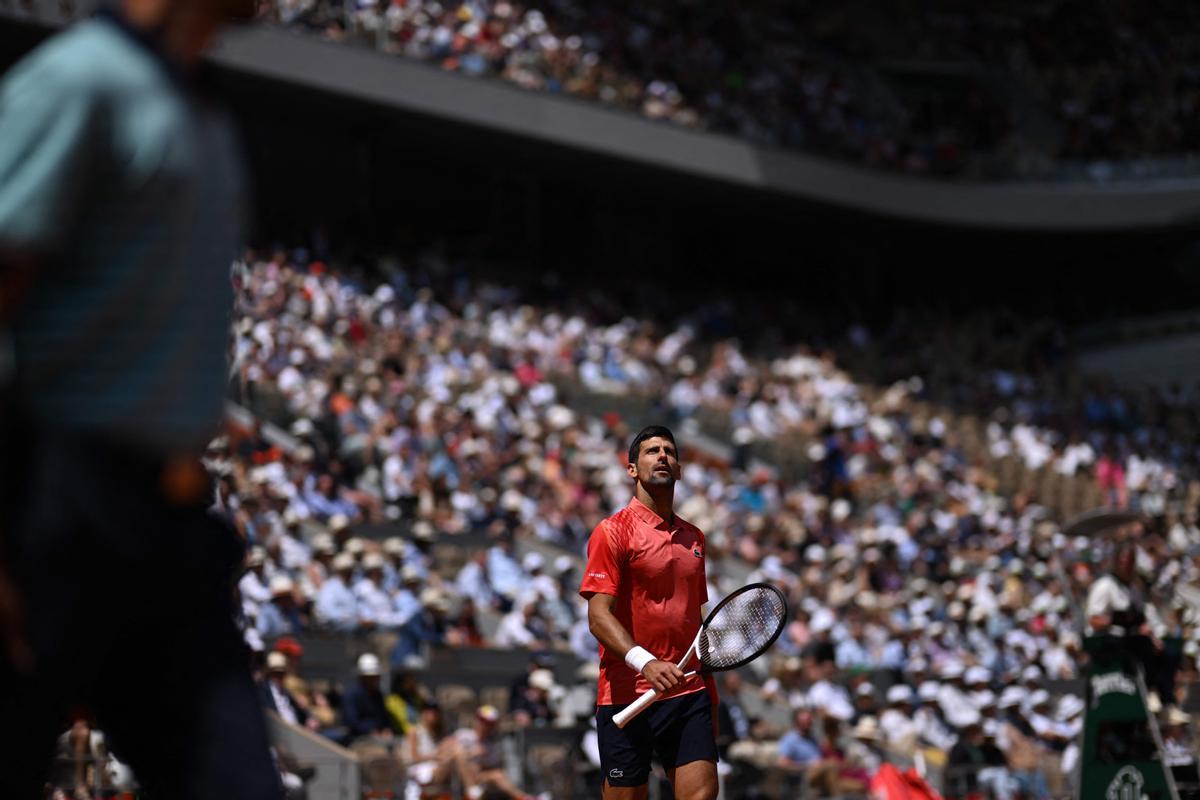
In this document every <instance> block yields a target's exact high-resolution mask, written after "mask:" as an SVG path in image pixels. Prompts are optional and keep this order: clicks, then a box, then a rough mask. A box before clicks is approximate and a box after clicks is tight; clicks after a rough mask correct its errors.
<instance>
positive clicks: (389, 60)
mask: <svg viewBox="0 0 1200 800" xmlns="http://www.w3.org/2000/svg"><path fill="white" fill-rule="evenodd" d="M87 5H88V4H86V3H85V4H80V5H76V4H74V3H70V2H59V0H4V1H3V2H0V20H2V21H3V24H4V25H5V27H6V28H8V29H9V33H17V32H21V33H24V34H25V35H24V36H8V35H7V34H6V38H9V39H10V44H9V45H8V46H9V48H19V45H17V44H15V43H16V42H18V41H25V42H27V43H31V42H30V37H31V36H32V37H33V38H34V39H36V38H37V37H38V36H40V35H42V34H44V33H45V32H46V31H47V30H49V29H53V28H55V27H58V26H61V25H62V24H64V23H65V22H67V21H69V20H70V19H71V18H73V17H74V16H77V15H79V14H81V13H83V10H84V9H85V8H86V7H87ZM9 55H10V57H11V56H13V55H17V54H16V53H13V52H11V50H10V53H9ZM211 59H212V61H213V63H214V64H215V65H216V66H217V67H218V68H219V69H220V70H223V71H225V72H226V73H227V74H231V75H236V76H239V77H242V78H254V79H259V80H265V81H267V82H268V83H269V84H272V85H275V86H276V87H286V88H291V89H295V90H300V91H307V92H318V93H323V94H332V95H335V96H339V97H342V98H348V99H351V100H354V101H359V102H361V103H363V104H365V105H370V106H372V107H375V108H380V109H386V110H389V111H392V112H394V113H396V114H397V115H399V116H400V117H402V118H404V119H405V120H406V121H411V122H413V123H414V124H420V125H432V126H433V127H434V128H436V129H440V130H442V131H443V132H446V133H453V135H454V141H456V142H457V143H458V145H457V146H458V147H460V148H461V147H462V146H463V145H464V144H466V145H467V146H468V147H469V146H470V145H471V144H472V143H476V144H479V145H480V146H481V147H483V148H485V149H486V148H487V147H491V146H494V141H495V140H496V139H506V140H510V141H512V142H515V143H516V144H517V146H518V147H521V148H524V149H525V150H526V151H528V152H531V153H534V152H544V151H547V150H549V149H553V150H556V151H559V152H560V153H562V154H565V156H566V157H567V158H568V159H575V160H592V161H595V160H599V161H601V162H604V163H619V164H622V165H625V166H627V167H632V168H634V169H635V170H639V171H643V172H646V173H650V174H658V175H665V176H668V177H670V176H675V177H680V178H687V179H700V180H701V181H704V182H707V183H711V184H713V185H716V186H727V187H733V188H738V189H742V190H750V191H752V192H757V193H762V194H764V195H768V196H784V197H790V198H795V199H799V200H802V201H807V202H811V203H814V204H817V205H820V206H826V207H832V208H842V209H849V210H853V211H857V212H861V213H865V214H869V215H873V216H878V217H882V218H890V219H899V220H907V221H912V222H932V223H937V224H943V225H952V226H965V227H969V228H981V229H993V230H1031V231H1062V232H1086V231H1108V232H1111V231H1117V230H1161V229H1168V228H1176V227H1180V226H1186V225H1190V224H1193V223H1194V221H1195V219H1196V218H1197V215H1198V214H1200V178H1194V177H1178V178H1164V179H1139V178H1130V179H1129V180H1121V181H1115V182H1112V183H1097V182H1096V181H1094V180H1087V179H1084V180H1064V181H1058V182H1017V181H998V182H978V183H970V182H952V181H945V180H935V179H930V178H919V177H910V176H904V175H898V174H889V173H885V172H882V171H876V170H871V169H867V168H863V167H858V166H852V165H848V164H845V163H841V162H838V161H836V160H833V159H830V158H823V157H817V156H809V155H803V154H798V153H795V152H789V151H784V150H781V149H776V148H771V147H765V146H758V145H754V144H752V143H749V142H747V141H743V140H739V139H736V138H732V137H729V136H724V135H719V134H713V133H705V132H700V131H696V130H691V129H687V128H684V127H682V126H676V125H672V124H667V123H663V122H656V121H653V120H650V119H647V118H645V117H642V116H641V115H638V114H635V113H632V112H626V111H620V110H614V109H609V108H605V107H602V106H600V105H599V104H594V103H590V102H586V101H581V100H576V99H572V98H570V97H563V96H557V95H549V94H545V93H539V92H533V91H526V90H522V89H519V88H516V87H514V86H512V85H508V84H506V83H504V82H502V81H500V80H486V79H474V78H470V77H466V76H463V75H459V74H453V73H447V72H444V71H442V70H441V69H439V68H437V67H436V66H433V65H430V64H426V63H421V62H416V61H410V60H406V59H400V58H395V57H393V56H390V55H387V54H385V53H380V52H375V51H373V50H371V49H369V48H361V47H353V46H347V45H344V44H338V43H334V42H330V41H324V40H321V39H319V38H317V37H315V36H311V35H305V34H302V33H298V32H293V31H291V30H285V29H281V28H276V27H269V26H264V25H255V26H249V27H246V28H243V29H240V30H235V31H230V32H228V33H227V34H226V35H225V36H224V38H223V39H222V41H221V42H220V44H219V46H218V47H216V48H215V50H214V53H213V55H212V56H211Z"/></svg>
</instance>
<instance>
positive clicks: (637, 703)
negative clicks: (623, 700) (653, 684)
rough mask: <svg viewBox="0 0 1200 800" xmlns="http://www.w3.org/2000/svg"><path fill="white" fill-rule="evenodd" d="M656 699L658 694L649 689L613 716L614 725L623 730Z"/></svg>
mask: <svg viewBox="0 0 1200 800" xmlns="http://www.w3.org/2000/svg"><path fill="white" fill-rule="evenodd" d="M657 698H658V692H656V691H655V690H654V689H651V690H650V691H648V692H646V693H645V694H644V695H642V696H641V697H639V698H638V699H637V700H634V701H633V702H632V703H630V704H629V705H627V706H625V708H623V709H621V710H620V711H618V712H617V713H616V714H614V715H613V722H614V723H616V726H617V727H618V728H624V727H625V726H626V725H628V724H629V722H630V721H631V720H632V719H633V718H634V717H636V716H637V715H638V714H640V713H642V712H643V711H645V710H646V709H647V708H648V707H649V706H650V704H651V703H653V702H654V701H655V700H656V699H657Z"/></svg>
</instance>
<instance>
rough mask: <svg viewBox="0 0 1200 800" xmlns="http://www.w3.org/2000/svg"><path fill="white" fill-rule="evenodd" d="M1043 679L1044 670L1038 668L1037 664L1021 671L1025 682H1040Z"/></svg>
mask: <svg viewBox="0 0 1200 800" xmlns="http://www.w3.org/2000/svg"><path fill="white" fill-rule="evenodd" d="M1041 677H1042V670H1041V669H1040V668H1038V667H1037V666H1036V665H1035V664H1030V665H1029V666H1028V667H1026V668H1025V669H1023V670H1021V680H1023V681H1036V680H1040V679H1041Z"/></svg>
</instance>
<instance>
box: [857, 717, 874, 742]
mask: <svg viewBox="0 0 1200 800" xmlns="http://www.w3.org/2000/svg"><path fill="white" fill-rule="evenodd" d="M879 734H880V731H879V723H878V722H876V721H875V718H874V717H872V716H870V715H869V714H868V715H867V716H865V717H863V718H862V719H860V720H859V721H858V724H857V725H855V726H854V731H853V736H854V738H855V739H878V738H880V735H879Z"/></svg>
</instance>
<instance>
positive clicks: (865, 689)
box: [854, 683, 875, 697]
mask: <svg viewBox="0 0 1200 800" xmlns="http://www.w3.org/2000/svg"><path fill="white" fill-rule="evenodd" d="M854 692H855V694H857V695H858V696H859V697H874V696H875V687H874V686H872V685H871V684H869V683H860V684H859V685H858V688H857V689H855V690H854Z"/></svg>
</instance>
